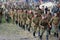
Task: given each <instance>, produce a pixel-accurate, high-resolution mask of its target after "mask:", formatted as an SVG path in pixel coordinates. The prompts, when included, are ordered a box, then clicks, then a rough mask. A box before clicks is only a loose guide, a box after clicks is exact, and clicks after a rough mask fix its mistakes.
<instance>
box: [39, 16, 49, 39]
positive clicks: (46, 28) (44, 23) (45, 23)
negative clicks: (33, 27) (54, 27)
mask: <svg viewBox="0 0 60 40" xmlns="http://www.w3.org/2000/svg"><path fill="white" fill-rule="evenodd" d="M40 26H41V27H42V30H41V31H40V32H41V33H40V39H41V40H42V36H43V33H44V32H45V31H47V32H46V39H47V40H48V35H49V27H50V24H49V21H48V18H47V17H46V16H42V20H41V21H40Z"/></svg>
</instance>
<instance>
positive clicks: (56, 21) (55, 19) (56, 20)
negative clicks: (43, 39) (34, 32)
mask: <svg viewBox="0 0 60 40" xmlns="http://www.w3.org/2000/svg"><path fill="white" fill-rule="evenodd" d="M51 21H52V29H54V34H55V35H56V36H57V37H58V26H59V17H57V16H54V17H53V18H52V19H51Z"/></svg>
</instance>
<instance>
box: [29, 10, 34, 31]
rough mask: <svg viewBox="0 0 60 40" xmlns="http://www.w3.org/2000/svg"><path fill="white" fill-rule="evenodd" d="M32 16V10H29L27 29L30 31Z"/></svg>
mask: <svg viewBox="0 0 60 40" xmlns="http://www.w3.org/2000/svg"><path fill="white" fill-rule="evenodd" d="M33 16H34V14H33V12H32V11H31V10H30V13H28V19H29V28H28V31H30V28H31V24H32V17H33Z"/></svg>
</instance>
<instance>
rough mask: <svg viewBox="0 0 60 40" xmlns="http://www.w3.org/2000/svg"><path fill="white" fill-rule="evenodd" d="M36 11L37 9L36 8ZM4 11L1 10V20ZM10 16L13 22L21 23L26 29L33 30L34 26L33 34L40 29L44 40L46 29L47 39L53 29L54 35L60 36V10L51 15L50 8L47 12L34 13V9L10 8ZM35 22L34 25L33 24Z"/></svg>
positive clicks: (40, 36)
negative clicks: (59, 28) (59, 31)
mask: <svg viewBox="0 0 60 40" xmlns="http://www.w3.org/2000/svg"><path fill="white" fill-rule="evenodd" d="M34 11H35V10H34ZM1 13H2V11H1V12H0V22H1V17H2V14H1ZM9 13H10V17H11V19H12V21H13V23H15V22H16V24H19V26H20V27H22V28H23V29H24V30H26V29H27V30H28V31H31V28H33V36H34V37H36V35H35V34H36V32H37V31H38V36H39V38H40V39H41V40H42V36H43V33H44V32H45V31H46V39H47V40H48V37H49V34H50V33H51V29H55V30H54V36H56V37H57V38H58V37H59V34H58V26H59V22H60V16H59V15H60V14H59V13H60V12H58V13H55V14H54V16H52V15H51V13H50V11H49V10H48V11H47V13H46V14H43V13H44V12H42V13H41V12H37V13H34V12H33V11H32V10H23V9H20V10H16V9H13V10H10V12H9ZM32 23H34V26H32Z"/></svg>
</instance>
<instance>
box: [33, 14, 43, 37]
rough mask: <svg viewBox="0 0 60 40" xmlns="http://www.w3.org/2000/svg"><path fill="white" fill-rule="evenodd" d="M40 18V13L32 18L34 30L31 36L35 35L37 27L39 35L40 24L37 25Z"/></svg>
mask: <svg viewBox="0 0 60 40" xmlns="http://www.w3.org/2000/svg"><path fill="white" fill-rule="evenodd" d="M41 19H42V18H41V15H39V14H38V15H37V16H36V17H34V19H33V22H34V24H35V25H34V32H33V36H35V33H36V31H37V29H38V36H39V34H40V25H39V23H40V20H41Z"/></svg>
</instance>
